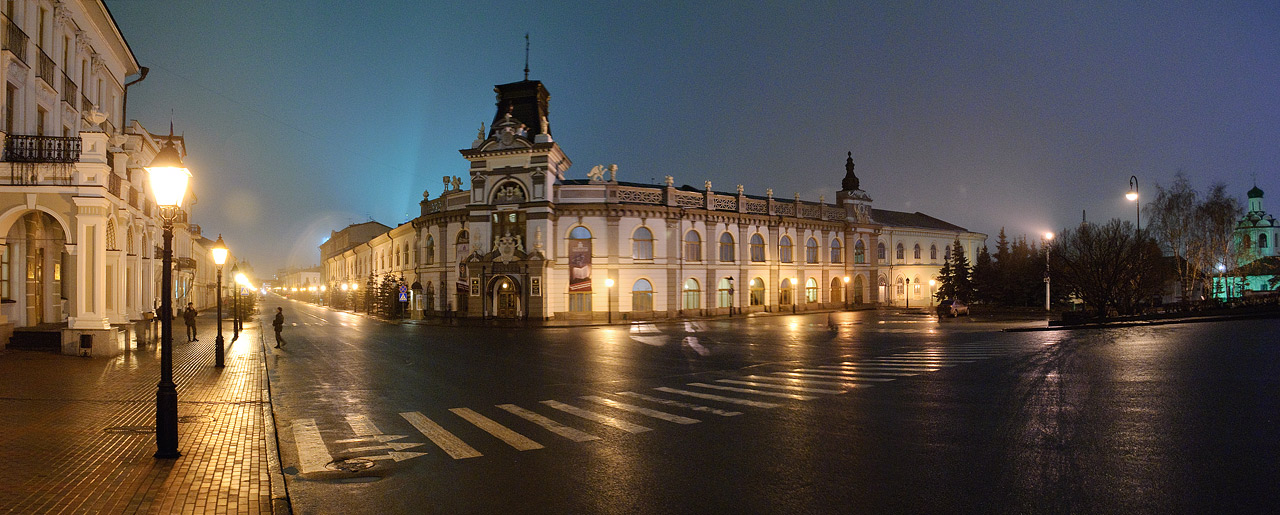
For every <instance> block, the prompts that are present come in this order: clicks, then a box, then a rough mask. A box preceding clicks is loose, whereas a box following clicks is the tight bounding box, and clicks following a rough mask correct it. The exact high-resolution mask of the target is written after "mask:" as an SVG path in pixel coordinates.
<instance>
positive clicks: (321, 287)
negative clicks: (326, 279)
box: [320, 284, 325, 293]
mask: <svg viewBox="0 0 1280 515" xmlns="http://www.w3.org/2000/svg"><path fill="white" fill-rule="evenodd" d="M324 290H325V287H324V285H323V284H321V285H320V293H324Z"/></svg>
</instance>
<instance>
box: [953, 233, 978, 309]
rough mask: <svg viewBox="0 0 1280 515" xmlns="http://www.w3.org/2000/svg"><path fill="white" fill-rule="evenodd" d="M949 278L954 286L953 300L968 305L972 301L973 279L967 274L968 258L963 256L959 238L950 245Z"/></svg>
mask: <svg viewBox="0 0 1280 515" xmlns="http://www.w3.org/2000/svg"><path fill="white" fill-rule="evenodd" d="M951 261H952V263H951V276H952V283H953V284H954V285H955V298H956V299H959V300H960V302H963V303H965V304H968V303H969V302H970V301H972V299H973V278H972V276H970V272H969V258H967V257H965V255H964V248H963V247H961V246H960V238H956V241H955V243H953V244H952V245H951Z"/></svg>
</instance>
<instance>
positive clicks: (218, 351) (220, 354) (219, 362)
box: [209, 234, 227, 367]
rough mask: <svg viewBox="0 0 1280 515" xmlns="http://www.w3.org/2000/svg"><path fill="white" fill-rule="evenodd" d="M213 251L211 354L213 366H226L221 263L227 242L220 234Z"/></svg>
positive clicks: (224, 259) (224, 256)
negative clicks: (214, 306) (214, 315)
mask: <svg viewBox="0 0 1280 515" xmlns="http://www.w3.org/2000/svg"><path fill="white" fill-rule="evenodd" d="M209 251H210V252H211V253H213V264H214V265H217V269H218V337H217V338H214V340H213V346H214V349H213V356H214V366H217V367H223V366H226V358H225V357H224V353H225V352H226V351H225V350H223V339H222V265H224V264H226V263H227V244H226V243H225V242H223V241H222V235H221V234H219V235H218V241H217V242H214V244H213V248H212V249H210V250H209Z"/></svg>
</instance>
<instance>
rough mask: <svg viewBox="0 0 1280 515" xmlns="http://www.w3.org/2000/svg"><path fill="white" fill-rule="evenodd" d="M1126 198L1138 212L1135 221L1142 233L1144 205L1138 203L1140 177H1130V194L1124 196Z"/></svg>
mask: <svg viewBox="0 0 1280 515" xmlns="http://www.w3.org/2000/svg"><path fill="white" fill-rule="evenodd" d="M1124 198H1127V199H1129V202H1133V205H1134V208H1135V211H1136V212H1135V217H1134V220H1136V221H1137V222H1136V223H1137V224H1138V230H1139V231H1141V230H1142V203H1141V202H1138V176H1137V175H1130V176H1129V192H1128V193H1125V194H1124Z"/></svg>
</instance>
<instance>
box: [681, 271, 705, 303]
mask: <svg viewBox="0 0 1280 515" xmlns="http://www.w3.org/2000/svg"><path fill="white" fill-rule="evenodd" d="M700 308H702V288H701V286H699V285H698V280H697V279H694V278H692V277H690V278H689V280H687V281H685V282H684V309H700Z"/></svg>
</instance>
